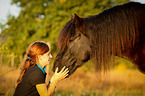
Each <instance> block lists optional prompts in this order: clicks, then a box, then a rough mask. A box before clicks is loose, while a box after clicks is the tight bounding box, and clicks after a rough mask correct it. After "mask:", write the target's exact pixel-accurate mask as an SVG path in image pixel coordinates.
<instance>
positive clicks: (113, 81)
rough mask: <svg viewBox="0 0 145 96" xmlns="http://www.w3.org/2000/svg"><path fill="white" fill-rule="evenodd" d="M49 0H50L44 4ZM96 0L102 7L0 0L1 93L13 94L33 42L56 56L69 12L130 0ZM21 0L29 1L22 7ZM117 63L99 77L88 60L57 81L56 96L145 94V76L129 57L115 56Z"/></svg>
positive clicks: (74, 0) (76, 1) (76, 0)
mask: <svg viewBox="0 0 145 96" xmlns="http://www.w3.org/2000/svg"><path fill="white" fill-rule="evenodd" d="M12 1H13V2H12ZM32 1H34V0H32ZM47 1H49V2H51V3H43V2H47ZM69 1H72V3H70V2H69ZM89 1H90V2H89ZM96 1H98V2H100V3H99V4H98V6H100V7H99V8H97V7H94V8H93V7H92V5H93V2H95V0H44V1H43V0H36V2H35V3H34V4H32V3H29V0H0V96H12V95H13V93H14V90H15V84H16V80H17V78H18V76H19V73H20V68H21V66H22V64H23V63H24V60H25V59H26V58H27V56H26V55H25V51H26V49H27V47H28V45H29V44H30V43H32V42H34V41H38V40H41V41H42V40H43V41H45V42H47V43H50V45H51V51H52V54H53V57H54V58H55V56H56V54H57V51H58V50H57V47H56V39H57V37H58V34H59V32H60V30H61V28H62V27H63V25H64V24H65V23H66V22H67V21H68V20H70V14H74V13H77V14H78V15H79V16H82V17H86V16H89V15H94V14H96V13H97V14H98V13H100V12H102V11H103V10H105V9H107V8H110V7H111V6H114V5H118V4H123V3H125V2H128V1H129V0H110V1H112V4H108V3H107V1H109V0H104V1H103V0H96ZM131 1H137V2H141V3H145V0H131ZM20 2H23V3H24V2H27V3H24V5H22V6H20V4H21V3H20ZM30 2H31V1H30ZM67 2H68V3H67ZM80 2H83V3H82V4H81V3H80ZM86 2H87V3H86ZM27 4H28V6H26V5H27ZM39 4H43V7H42V6H40V5H39ZM85 4H88V5H85ZM83 5H85V6H83ZM48 6H51V7H48ZM70 6H72V7H74V8H71V7H70ZM69 8H70V9H69ZM33 9H34V10H33ZM90 10H91V11H90ZM20 13H21V14H20ZM33 13H34V14H33ZM35 14H37V15H35ZM50 14H51V15H50ZM54 58H53V60H54ZM53 60H52V62H51V64H50V66H49V79H50V78H51V76H52V74H53V72H52V71H51V68H52V65H53ZM115 63H116V65H115V66H114V67H113V68H112V69H111V70H110V71H109V72H108V73H105V74H104V73H102V75H101V76H102V77H101V78H99V79H98V77H97V73H96V72H95V70H94V68H93V67H94V66H93V64H92V62H91V61H89V62H87V63H86V64H85V65H84V66H82V67H80V68H79V69H78V70H77V71H76V72H75V73H74V74H73V75H72V76H70V77H69V78H67V79H65V80H63V81H61V82H59V83H58V86H57V88H56V90H55V93H54V96H145V75H144V74H142V73H141V72H139V71H138V70H137V69H136V67H135V65H133V64H132V63H131V62H130V61H128V60H126V59H123V58H119V57H115Z"/></svg>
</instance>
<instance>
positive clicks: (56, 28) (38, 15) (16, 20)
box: [0, 0, 129, 67]
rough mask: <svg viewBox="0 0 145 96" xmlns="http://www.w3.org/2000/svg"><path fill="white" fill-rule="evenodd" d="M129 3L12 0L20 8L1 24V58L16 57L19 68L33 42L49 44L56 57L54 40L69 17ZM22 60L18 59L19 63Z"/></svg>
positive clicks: (106, 0)
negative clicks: (12, 55) (4, 56)
mask: <svg viewBox="0 0 145 96" xmlns="http://www.w3.org/2000/svg"><path fill="white" fill-rule="evenodd" d="M128 1H129V0H12V4H16V5H17V6H18V7H20V8H21V11H20V13H19V16H18V17H14V16H9V17H8V21H7V23H6V24H0V28H1V30H2V31H1V33H0V49H3V50H0V54H3V53H7V54H15V57H14V58H15V66H17V67H18V66H19V65H20V63H21V60H22V58H23V57H24V55H25V52H26V50H27V48H28V45H29V44H30V43H32V42H34V41H45V42H48V41H49V42H50V44H51V51H52V54H53V55H54V56H53V57H55V54H56V53H57V46H56V43H57V37H58V35H59V32H60V31H61V29H62V27H63V26H64V25H65V23H66V22H67V21H69V20H70V18H71V14H74V13H76V14H78V15H79V16H80V17H87V16H89V15H96V14H98V13H100V12H102V11H103V10H105V9H107V8H110V7H112V6H114V5H118V4H122V3H125V2H128ZM19 58H21V59H19Z"/></svg>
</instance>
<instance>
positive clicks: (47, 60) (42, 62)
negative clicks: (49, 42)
mask: <svg viewBox="0 0 145 96" xmlns="http://www.w3.org/2000/svg"><path fill="white" fill-rule="evenodd" d="M38 58H39V63H40V66H42V67H44V66H46V65H48V64H49V63H50V59H51V58H52V55H51V53H50V51H48V52H47V53H45V54H43V55H40V56H39V57H38Z"/></svg>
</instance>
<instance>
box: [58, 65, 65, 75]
mask: <svg viewBox="0 0 145 96" xmlns="http://www.w3.org/2000/svg"><path fill="white" fill-rule="evenodd" d="M64 69H65V66H64V67H63V68H62V69H61V71H60V72H59V73H60V74H61V73H62V72H63V70H64Z"/></svg>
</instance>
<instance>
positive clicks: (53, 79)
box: [50, 66, 69, 83]
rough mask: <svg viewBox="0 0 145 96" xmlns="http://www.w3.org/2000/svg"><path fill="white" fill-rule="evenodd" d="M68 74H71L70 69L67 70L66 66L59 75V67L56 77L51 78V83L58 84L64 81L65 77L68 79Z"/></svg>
mask: <svg viewBox="0 0 145 96" xmlns="http://www.w3.org/2000/svg"><path fill="white" fill-rule="evenodd" d="M68 72H69V70H68V68H66V69H65V66H64V67H63V68H62V69H61V71H60V72H59V73H58V67H57V68H56V70H55V73H54V75H53V76H52V78H51V81H50V82H55V83H57V82H58V81H60V80H62V79H64V78H65V77H67V76H68V74H67V73H68Z"/></svg>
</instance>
